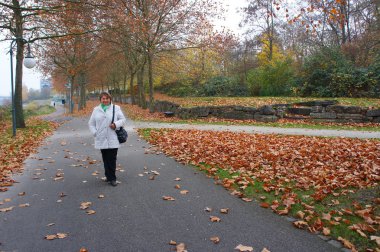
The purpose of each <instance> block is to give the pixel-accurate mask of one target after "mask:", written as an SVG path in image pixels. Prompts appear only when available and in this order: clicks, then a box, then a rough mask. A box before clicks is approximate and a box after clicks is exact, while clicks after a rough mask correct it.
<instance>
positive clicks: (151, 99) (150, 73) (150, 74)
mask: <svg viewBox="0 0 380 252" xmlns="http://www.w3.org/2000/svg"><path fill="white" fill-rule="evenodd" d="M152 57H153V56H152V53H151V52H150V51H149V49H148V78H149V112H150V113H153V112H154V97H153V66H152Z"/></svg>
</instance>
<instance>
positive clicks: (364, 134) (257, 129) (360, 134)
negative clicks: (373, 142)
mask: <svg viewBox="0 0 380 252" xmlns="http://www.w3.org/2000/svg"><path fill="white" fill-rule="evenodd" d="M130 123H131V124H132V125H134V127H136V128H174V129H199V130H216V131H226V130H227V131H235V132H247V133H260V134H284V135H305V136H321V137H350V138H378V139H380V131H377V132H376V131H354V130H330V129H323V130H321V129H301V128H278V127H265V126H249V125H244V126H242V125H211V124H203V125H202V124H179V123H156V122H132V121H131V122H130Z"/></svg>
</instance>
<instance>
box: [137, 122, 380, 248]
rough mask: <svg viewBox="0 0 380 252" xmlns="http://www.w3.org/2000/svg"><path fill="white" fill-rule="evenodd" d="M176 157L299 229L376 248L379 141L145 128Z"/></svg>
mask: <svg viewBox="0 0 380 252" xmlns="http://www.w3.org/2000/svg"><path fill="white" fill-rule="evenodd" d="M139 133H140V135H142V136H143V137H145V139H147V140H148V141H149V142H150V143H151V144H153V145H155V146H156V147H157V148H159V149H161V150H162V151H163V152H164V153H165V154H166V155H168V156H172V157H174V158H175V159H176V160H177V161H179V162H181V163H184V164H190V165H195V166H197V167H199V169H200V170H202V171H204V172H205V173H206V174H207V175H208V176H210V177H213V178H214V179H215V180H216V181H217V183H218V184H220V185H222V186H224V187H225V188H226V189H228V190H230V191H231V194H233V195H236V196H238V197H240V198H242V199H247V198H254V199H256V200H258V201H259V202H260V203H259V204H260V205H261V206H262V207H264V208H269V209H271V210H272V211H273V212H275V213H277V214H279V215H288V216H292V217H294V218H296V219H297V221H295V222H294V226H296V227H298V228H303V229H307V230H309V231H310V232H313V233H320V234H324V235H326V236H330V237H332V238H334V239H337V240H340V241H341V242H342V243H343V245H344V246H345V247H347V248H351V249H357V250H360V251H366V250H367V249H368V250H369V251H371V250H372V251H374V250H375V249H376V248H378V246H379V245H378V244H376V242H375V241H373V240H371V238H373V237H379V236H380V232H379V230H380V207H379V206H380V205H379V204H380V197H379V193H380V187H379V181H380V159H379V153H380V141H378V140H360V139H348V138H320V137H304V136H278V135H259V134H246V133H232V132H207V131H197V130H173V129H160V130H157V129H140V130H139Z"/></svg>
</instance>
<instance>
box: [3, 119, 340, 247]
mask: <svg viewBox="0 0 380 252" xmlns="http://www.w3.org/2000/svg"><path fill="white" fill-rule="evenodd" d="M87 120H88V118H74V119H72V120H70V121H67V122H66V123H65V124H63V125H62V126H61V127H60V128H59V129H58V130H57V131H56V132H55V134H54V135H53V136H51V137H49V138H47V140H46V141H45V143H44V144H43V145H42V146H41V147H40V148H39V149H38V150H36V153H35V154H32V155H31V156H30V158H28V159H27V160H26V161H25V166H24V167H25V169H24V172H23V174H21V175H17V176H15V177H14V178H15V180H17V181H18V182H19V183H17V184H15V185H14V186H12V187H10V190H9V191H8V192H4V193H0V201H3V202H4V204H3V205H0V209H1V208H8V207H11V206H14V208H13V209H12V210H11V211H8V212H0V243H1V245H0V251H7V252H9V251H27V252H33V251H36V252H37V251H79V250H80V249H81V248H82V247H83V248H86V249H87V250H88V251H91V252H93V251H107V252H112V251H174V250H175V246H173V245H169V242H170V241H171V240H173V241H176V242H177V243H181V242H183V243H185V244H186V248H187V251H197V252H198V251H199V252H203V251H237V250H235V247H236V246H237V245H239V244H242V245H246V246H252V247H253V248H254V251H261V250H262V249H263V248H267V249H268V250H269V251H272V252H274V251H292V252H295V251H300V252H301V251H302V252H304V251H308V252H312V251H341V249H338V248H336V247H335V246H333V245H331V244H330V243H336V242H334V241H329V242H327V241H324V240H322V239H321V238H319V237H318V236H317V235H315V234H311V233H308V232H307V231H304V230H299V229H297V228H294V227H293V226H292V223H291V222H290V221H289V220H287V219H286V217H281V216H278V215H276V214H274V213H272V212H271V211H270V210H268V209H263V208H261V207H259V205H258V203H257V202H244V201H242V200H241V199H239V198H237V197H236V196H232V195H230V193H229V192H228V191H227V190H225V189H224V188H223V187H222V186H218V185H215V183H214V181H213V179H210V178H207V177H206V176H205V175H204V174H202V173H199V172H197V170H196V169H195V168H193V167H190V166H185V165H181V164H179V163H177V162H175V161H174V160H173V159H171V158H168V157H166V156H164V155H163V154H157V153H156V152H155V151H153V150H152V149H150V146H149V144H148V143H146V142H145V141H144V140H141V139H140V138H138V136H137V135H136V133H135V132H134V130H133V127H134V125H132V124H130V126H129V127H128V130H129V134H130V136H129V139H128V142H127V144H125V145H123V146H122V147H121V148H120V149H119V155H118V161H117V162H118V171H117V177H118V180H119V181H120V184H119V185H118V186H117V187H112V186H110V185H108V184H107V183H105V182H103V181H102V180H101V177H103V176H104V175H103V168H102V163H101V155H100V152H99V151H98V150H95V149H94V147H93V138H92V136H91V135H90V132H89V130H88V128H87ZM152 171H154V172H157V173H159V175H156V176H155V179H154V180H150V179H149V177H150V176H152V174H153V173H152ZM176 178H180V179H181V180H180V181H175V179H176ZM177 184H178V185H180V186H181V189H180V190H179V189H176V188H175V185H177ZM181 190H188V193H187V194H185V195H183V194H181V193H180V191H181ZM23 192H25V195H23V196H19V194H23ZM99 195H103V196H104V198H99ZM62 196H63V197H62ZM163 196H172V197H174V198H175V201H165V200H163V198H162V197H163ZM6 199H8V200H6ZM5 201H6V202H5ZM82 202H91V203H92V205H91V206H90V207H89V209H91V210H94V211H95V213H94V214H92V215H88V214H86V211H87V210H89V209H87V210H82V209H80V206H81V203H82ZM25 203H28V204H29V205H30V206H29V207H20V206H19V205H20V204H25ZM206 207H209V208H212V211H211V212H206V211H205V210H204V209H205V208H206ZM222 208H229V212H228V214H222V213H220V209H222ZM210 216H217V217H219V218H220V219H221V221H220V222H211V221H210ZM52 223H53V224H52ZM49 224H50V225H49ZM57 233H65V234H67V235H68V236H67V237H66V238H63V239H54V240H46V239H44V237H45V236H46V235H51V234H57ZM212 236H218V237H219V238H220V242H219V243H218V244H214V243H213V242H211V241H210V237H212Z"/></svg>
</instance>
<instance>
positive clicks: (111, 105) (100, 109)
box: [96, 102, 113, 113]
mask: <svg viewBox="0 0 380 252" xmlns="http://www.w3.org/2000/svg"><path fill="white" fill-rule="evenodd" d="M112 107H113V103H112V102H111V103H110V106H109V107H108V109H107V111H108V110H109V109H112ZM96 109H98V110H99V111H102V112H103V113H105V111H104V110H103V109H102V105H100V104H99V105H98V106H96Z"/></svg>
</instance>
